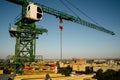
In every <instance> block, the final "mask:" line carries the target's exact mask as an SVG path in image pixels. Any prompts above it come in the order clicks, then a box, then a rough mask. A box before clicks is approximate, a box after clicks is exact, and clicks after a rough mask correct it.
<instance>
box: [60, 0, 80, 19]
mask: <svg viewBox="0 0 120 80" xmlns="http://www.w3.org/2000/svg"><path fill="white" fill-rule="evenodd" d="M59 1H60V2H61V3H62V4H63V5H64V6H65V7H66V8H68V9H69V10H70V11H71V12H72V13H73V14H74V15H75V16H77V17H78V18H79V16H78V15H77V14H76V13H75V12H74V11H73V10H72V9H71V8H70V7H68V6H67V5H66V4H65V3H64V2H63V1H62V0H59Z"/></svg>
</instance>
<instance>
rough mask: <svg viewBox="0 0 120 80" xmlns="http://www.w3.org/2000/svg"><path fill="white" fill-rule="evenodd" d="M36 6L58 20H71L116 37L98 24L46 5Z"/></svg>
mask: <svg viewBox="0 0 120 80" xmlns="http://www.w3.org/2000/svg"><path fill="white" fill-rule="evenodd" d="M36 4H37V5H39V6H41V7H42V10H43V12H45V13H48V14H51V15H53V16H56V17H58V18H62V19H65V20H69V21H72V22H75V23H78V24H81V25H84V26H87V27H90V28H93V29H96V30H99V31H102V32H105V33H108V34H111V35H115V33H114V32H112V31H110V30H108V29H105V28H104V27H101V26H98V25H96V24H93V23H90V22H88V21H85V20H83V19H81V18H79V17H75V16H72V15H70V14H67V13H65V12H62V11H58V10H56V9H53V8H50V7H47V6H45V5H41V4H38V3H36Z"/></svg>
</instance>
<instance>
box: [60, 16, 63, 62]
mask: <svg viewBox="0 0 120 80" xmlns="http://www.w3.org/2000/svg"><path fill="white" fill-rule="evenodd" d="M59 23H60V26H59V29H60V60H61V61H62V30H63V26H62V23H63V21H62V19H61V18H60V21H59Z"/></svg>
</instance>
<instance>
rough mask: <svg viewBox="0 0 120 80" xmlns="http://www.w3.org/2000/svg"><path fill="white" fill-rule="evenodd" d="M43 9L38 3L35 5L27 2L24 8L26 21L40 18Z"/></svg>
mask: <svg viewBox="0 0 120 80" xmlns="http://www.w3.org/2000/svg"><path fill="white" fill-rule="evenodd" d="M42 16H43V11H42V8H41V7H40V6H38V5H35V4H34V3H32V2H29V4H28V6H27V8H26V15H25V18H26V19H27V21H28V22H35V21H39V20H42Z"/></svg>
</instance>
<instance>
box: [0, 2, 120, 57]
mask: <svg viewBox="0 0 120 80" xmlns="http://www.w3.org/2000/svg"><path fill="white" fill-rule="evenodd" d="M33 1H34V2H37V3H40V4H44V5H46V6H48V7H52V8H55V9H57V10H60V11H63V12H66V13H69V14H71V15H74V14H73V13H72V12H71V11H70V10H68V9H67V8H66V7H65V6H64V5H63V4H62V3H61V2H60V0H33ZM62 1H64V2H65V0H62ZM68 1H69V2H71V3H72V4H73V5H75V6H76V7H77V8H79V9H80V10H82V11H83V12H84V13H86V14H87V15H88V16H90V17H92V19H94V20H95V21H96V22H98V23H99V24H100V25H102V26H103V27H104V28H106V29H109V30H111V31H113V32H115V34H116V35H114V36H112V35H109V34H106V33H104V32H101V31H97V30H95V29H92V28H89V27H86V26H82V25H80V24H77V23H73V22H70V21H66V20H63V26H64V29H63V58H120V0H68ZM65 3H66V2H65ZM66 4H67V5H69V4H68V3H66ZM69 7H70V8H71V9H72V10H73V11H74V12H75V13H76V14H77V15H78V16H79V17H80V18H82V19H84V20H87V21H90V22H92V21H91V20H90V19H88V18H87V17H85V16H84V15H83V14H82V13H80V12H79V11H78V10H76V9H74V8H72V7H71V6H70V5H69ZM20 13H21V6H19V5H16V4H13V3H10V2H7V1H5V0H1V1H0V28H1V29H0V58H5V57H6V56H7V55H14V52H15V43H16V41H15V39H13V38H11V37H10V35H9V32H8V29H9V23H13V22H14V19H15V18H16V17H17V16H18V15H19V14H20ZM74 16H75V15H74ZM36 25H38V27H40V25H42V26H44V28H47V29H48V33H47V34H46V33H45V34H43V35H40V36H39V39H37V41H36V55H43V57H44V58H57V59H59V58H60V30H59V19H58V18H56V17H55V16H53V15H49V14H46V13H44V16H43V19H42V21H39V22H37V23H36ZM13 27H16V26H13Z"/></svg>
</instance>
